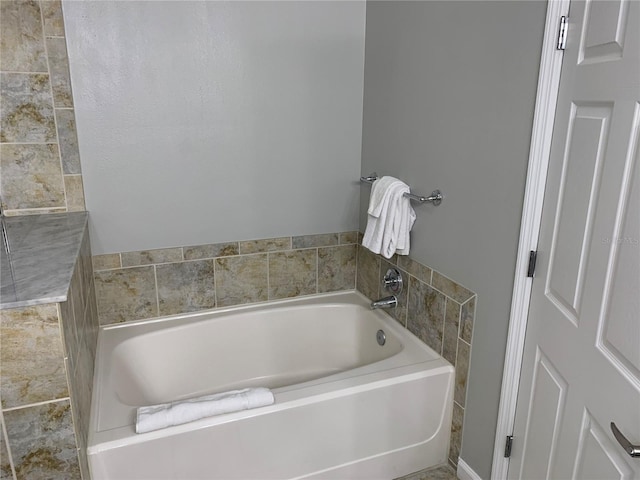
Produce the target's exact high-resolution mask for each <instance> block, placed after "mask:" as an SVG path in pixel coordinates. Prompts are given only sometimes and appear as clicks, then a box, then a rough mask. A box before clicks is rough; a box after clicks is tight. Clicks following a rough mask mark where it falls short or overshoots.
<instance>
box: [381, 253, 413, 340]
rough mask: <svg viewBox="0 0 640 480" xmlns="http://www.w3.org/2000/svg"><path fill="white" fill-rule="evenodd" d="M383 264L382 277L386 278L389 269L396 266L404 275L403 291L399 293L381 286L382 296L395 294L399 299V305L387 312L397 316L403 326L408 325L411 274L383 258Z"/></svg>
mask: <svg viewBox="0 0 640 480" xmlns="http://www.w3.org/2000/svg"><path fill="white" fill-rule="evenodd" d="M380 261H381V264H380V278H381V279H382V278H384V276H385V275H386V273H387V270H389V269H390V268H395V269H396V270H398V271H399V272H400V275H402V281H403V285H402V291H401V292H400V293H399V294H394V293H393V292H391V291H389V290H387V289H386V288H384V287H383V286H382V285H381V286H380V297H387V296H389V295H395V296H396V298H397V299H398V306H397V307H396V308H389V309H388V310H385V312H387V313H388V314H389V315H391V316H392V317H393V318H395V319H396V320H397V321H398V322H400V324H402V325H403V326H405V327H406V325H407V305H408V301H407V299H408V292H409V288H408V287H409V283H408V282H409V274H408V273H407V272H405V271H404V270H401V269H400V268H398V266H397V265H393V264H392V263H390V262H389V261H387V260H384V259H381V260H380Z"/></svg>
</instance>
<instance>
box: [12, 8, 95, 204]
mask: <svg viewBox="0 0 640 480" xmlns="http://www.w3.org/2000/svg"><path fill="white" fill-rule="evenodd" d="M0 177H1V178H0V194H1V196H2V209H3V211H4V213H5V214H6V215H29V214H38V213H59V212H75V211H82V210H85V203H84V189H83V185H82V171H81V168H80V155H79V152H78V138H77V134H76V125H75V115H74V110H73V99H72V96H71V81H70V78H69V62H68V59H67V49H66V43H65V37H64V24H63V17H62V6H61V2H60V0H43V1H40V2H38V1H36V0H2V1H0Z"/></svg>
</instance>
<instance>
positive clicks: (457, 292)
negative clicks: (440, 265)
mask: <svg viewBox="0 0 640 480" xmlns="http://www.w3.org/2000/svg"><path fill="white" fill-rule="evenodd" d="M431 285H432V286H433V287H434V288H437V289H438V290H440V291H441V292H442V293H444V294H445V295H447V296H448V297H451V298H453V299H454V300H455V301H456V302H458V303H464V302H466V301H467V300H469V299H470V298H471V297H473V296H474V295H475V293H473V292H472V291H471V290H467V289H466V288H464V287H463V286H462V285H458V284H457V283H456V282H454V281H453V280H451V279H450V278H447V277H445V276H444V275H442V274H441V273H438V272H436V271H435V270H434V271H433V276H432V277H431Z"/></svg>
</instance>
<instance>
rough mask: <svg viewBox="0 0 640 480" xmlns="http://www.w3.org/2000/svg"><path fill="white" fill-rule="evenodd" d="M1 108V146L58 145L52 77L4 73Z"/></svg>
mask: <svg viewBox="0 0 640 480" xmlns="http://www.w3.org/2000/svg"><path fill="white" fill-rule="evenodd" d="M1 3H2V4H4V3H5V2H1ZM0 104H1V105H2V114H1V115H0V142H2V143H52V142H56V141H57V139H56V126H55V122H54V119H53V102H52V98H51V85H50V83H49V75H46V74H41V73H37V74H29V73H0Z"/></svg>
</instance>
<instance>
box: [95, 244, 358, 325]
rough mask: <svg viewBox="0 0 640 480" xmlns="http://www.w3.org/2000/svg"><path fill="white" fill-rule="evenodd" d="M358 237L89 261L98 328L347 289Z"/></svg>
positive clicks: (175, 250) (214, 247) (180, 250)
mask: <svg viewBox="0 0 640 480" xmlns="http://www.w3.org/2000/svg"><path fill="white" fill-rule="evenodd" d="M357 239H358V235H357V232H342V233H330V234H320V235H304V236H294V237H279V238H269V239H259V240H247V241H238V242H226V243H218V244H209V245H194V246H184V247H173V248H163V249H157V250H146V251H137V252H122V253H114V254H107V255H97V256H95V257H93V267H94V271H95V281H96V295H97V302H98V312H99V317H100V323H101V325H107V324H111V323H119V322H124V321H128V320H140V319H145V318H153V317H157V316H160V315H170V314H177V313H187V312H194V311H198V310H204V309H209V308H215V307H228V306H232V305H240V304H245V303H254V302H262V301H266V300H275V299H281V298H290V297H297V296H300V295H311V294H314V293H326V292H334V291H339V290H352V289H354V288H355V284H356V263H357V255H356V252H357V245H356V242H357Z"/></svg>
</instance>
